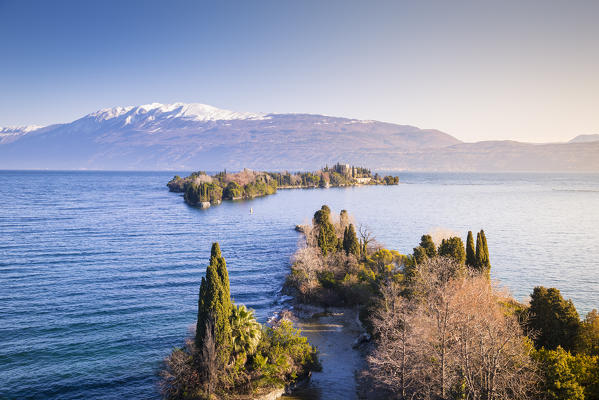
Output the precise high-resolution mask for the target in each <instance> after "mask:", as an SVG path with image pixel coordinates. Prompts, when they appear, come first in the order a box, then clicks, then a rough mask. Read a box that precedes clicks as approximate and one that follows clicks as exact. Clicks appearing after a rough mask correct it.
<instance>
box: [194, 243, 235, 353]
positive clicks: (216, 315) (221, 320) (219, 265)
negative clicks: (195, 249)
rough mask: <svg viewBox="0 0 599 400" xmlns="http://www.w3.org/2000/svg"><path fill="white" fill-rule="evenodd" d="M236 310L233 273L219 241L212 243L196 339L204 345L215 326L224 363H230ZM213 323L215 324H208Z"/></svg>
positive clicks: (202, 287) (203, 280)
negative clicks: (231, 284)
mask: <svg viewBox="0 0 599 400" xmlns="http://www.w3.org/2000/svg"><path fill="white" fill-rule="evenodd" d="M231 311H232V302H231V295H230V292H229V275H228V272H227V266H226V263H225V259H224V258H223V257H222V256H221V254H220V248H219V246H218V243H214V244H213V245H212V251H211V256H210V264H209V265H208V267H207V268H206V277H205V278H202V283H201V285H200V293H199V298H198V321H197V325H196V337H195V342H196V346H197V348H201V346H202V343H203V341H204V338H205V337H206V326H209V325H211V326H213V329H214V332H212V334H213V337H214V341H215V344H216V348H217V354H218V357H219V359H220V361H221V362H222V363H223V364H227V363H228V361H229V357H230V355H231V324H230V321H229V318H230V316H231ZM207 322H211V324H207Z"/></svg>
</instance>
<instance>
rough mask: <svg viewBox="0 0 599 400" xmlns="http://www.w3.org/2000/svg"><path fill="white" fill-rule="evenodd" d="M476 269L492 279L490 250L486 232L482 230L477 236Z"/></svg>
mask: <svg viewBox="0 0 599 400" xmlns="http://www.w3.org/2000/svg"><path fill="white" fill-rule="evenodd" d="M475 268H476V269H477V270H478V271H480V272H482V273H484V274H486V275H487V277H490V274H491V264H490V263H489V248H488V247H487V238H486V237H485V231H483V230H481V231H480V232H478V234H477V235H476V264H475Z"/></svg>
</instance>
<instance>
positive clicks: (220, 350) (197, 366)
mask: <svg viewBox="0 0 599 400" xmlns="http://www.w3.org/2000/svg"><path fill="white" fill-rule="evenodd" d="M319 367H320V366H319V363H318V359H317V353H316V350H315V349H314V348H313V347H312V346H311V345H310V344H309V343H308V341H307V339H306V338H305V337H303V336H302V335H301V333H300V331H299V330H297V329H295V328H293V324H292V323H291V321H289V320H287V319H284V318H282V319H280V320H279V321H277V322H276V323H274V324H273V325H272V326H268V327H267V326H262V325H261V324H259V323H258V322H257V321H256V319H255V317H254V313H253V311H252V310H248V309H247V308H246V307H245V306H243V305H236V304H234V303H233V302H232V301H231V295H230V288H229V276H228V272H227V266H226V262H225V259H224V257H223V256H222V254H221V251H220V248H219V245H218V243H214V244H213V245H212V250H211V254H210V263H209V265H208V267H207V268H206V276H205V277H204V278H202V282H201V284H200V292H199V297H198V319H197V325H196V332H195V336H194V338H193V340H192V339H190V340H187V342H186V344H185V347H184V348H177V349H174V350H173V352H172V353H171V355H170V356H169V357H167V359H166V362H165V368H164V370H163V371H162V373H161V375H162V381H161V389H162V393H163V397H164V398H167V399H211V398H228V397H231V396H234V395H241V394H252V393H254V392H256V391H259V390H260V389H264V388H273V387H282V386H284V385H286V384H289V383H291V382H293V381H295V380H296V379H298V378H301V377H304V376H306V375H307V374H308V373H309V372H310V371H312V370H315V369H318V368H319Z"/></svg>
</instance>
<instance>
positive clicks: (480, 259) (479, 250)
mask: <svg viewBox="0 0 599 400" xmlns="http://www.w3.org/2000/svg"><path fill="white" fill-rule="evenodd" d="M484 253H485V249H484V246H483V240H482V238H481V237H480V232H478V233H477V234H476V254H475V262H474V268H475V269H477V270H479V271H482V267H483V265H484V263H485V254H484Z"/></svg>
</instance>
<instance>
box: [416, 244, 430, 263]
mask: <svg viewBox="0 0 599 400" xmlns="http://www.w3.org/2000/svg"><path fill="white" fill-rule="evenodd" d="M426 260H428V254H427V253H426V249H425V248H424V247H422V246H418V247H414V261H415V262H416V264H422V263H423V262H425V261H426Z"/></svg>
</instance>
